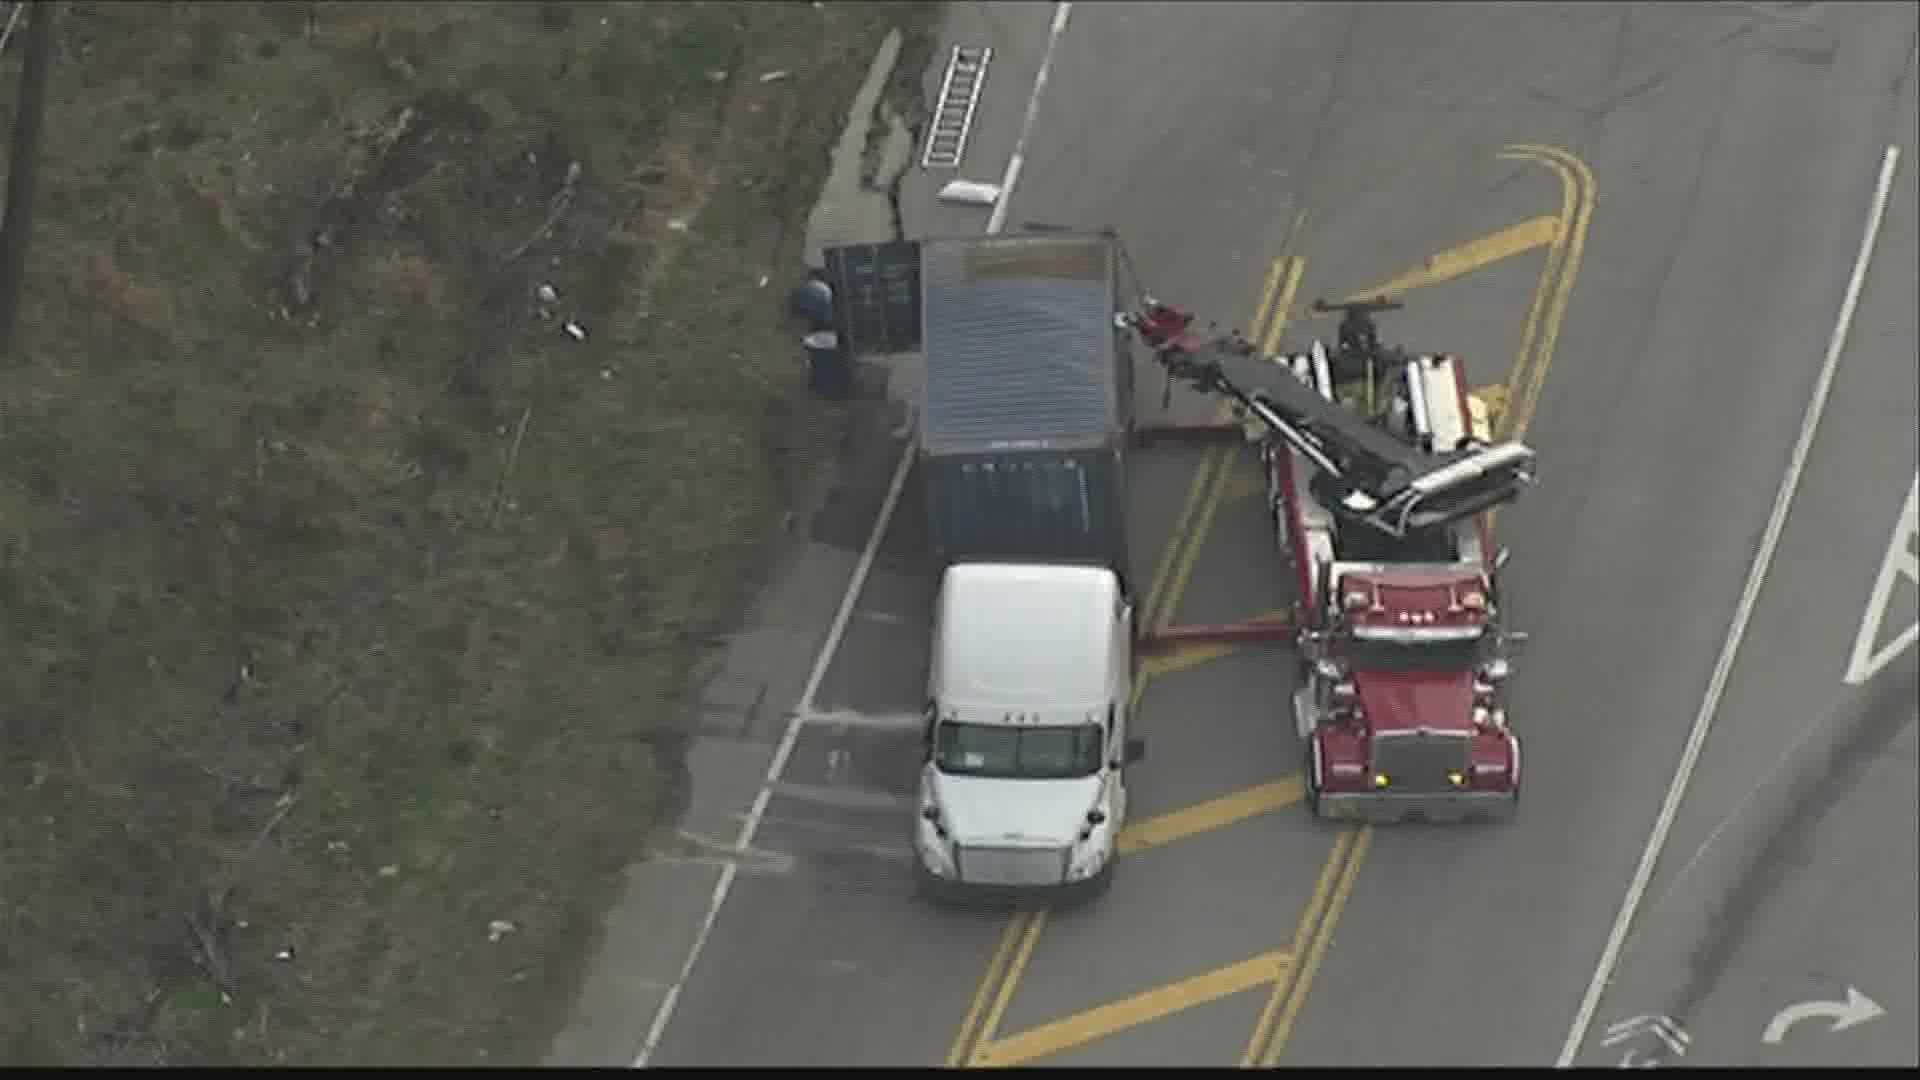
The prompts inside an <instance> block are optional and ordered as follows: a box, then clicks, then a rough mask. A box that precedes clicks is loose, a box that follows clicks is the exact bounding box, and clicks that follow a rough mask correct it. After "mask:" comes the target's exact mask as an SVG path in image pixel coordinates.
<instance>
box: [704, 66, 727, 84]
mask: <svg viewBox="0 0 1920 1080" xmlns="http://www.w3.org/2000/svg"><path fill="white" fill-rule="evenodd" d="M727 75H728V71H727V69H726V68H708V69H707V81H708V82H717V83H723V82H726V81H727Z"/></svg>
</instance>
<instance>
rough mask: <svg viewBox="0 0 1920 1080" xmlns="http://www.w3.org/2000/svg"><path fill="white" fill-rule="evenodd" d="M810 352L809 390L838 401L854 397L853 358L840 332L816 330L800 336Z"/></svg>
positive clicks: (808, 354) (801, 344)
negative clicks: (842, 346) (842, 342)
mask: <svg viewBox="0 0 1920 1080" xmlns="http://www.w3.org/2000/svg"><path fill="white" fill-rule="evenodd" d="M800 347H801V348H802V349H804V350H806V354H807V389H809V390H811V391H813V392H814V393H816V394H819V395H820V396H821V397H823V398H829V399H832V400H835V401H841V400H845V399H846V398H849V397H852V396H853V357H852V356H849V355H848V354H847V350H846V349H844V348H841V346H840V335H839V334H836V333H834V332H833V331H831V330H815V331H814V332H813V333H811V334H808V335H807V336H806V337H803V338H801V339H800Z"/></svg>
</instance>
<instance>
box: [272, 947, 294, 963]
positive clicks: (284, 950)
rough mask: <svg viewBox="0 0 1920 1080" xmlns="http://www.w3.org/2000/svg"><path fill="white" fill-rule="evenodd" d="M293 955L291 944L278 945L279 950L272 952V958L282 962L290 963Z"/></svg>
mask: <svg viewBox="0 0 1920 1080" xmlns="http://www.w3.org/2000/svg"><path fill="white" fill-rule="evenodd" d="M293 956H294V953H293V946H291V945H283V946H281V947H280V950H279V951H278V952H276V953H274V954H273V958H274V959H275V960H279V961H281V962H283V963H291V962H292V961H293Z"/></svg>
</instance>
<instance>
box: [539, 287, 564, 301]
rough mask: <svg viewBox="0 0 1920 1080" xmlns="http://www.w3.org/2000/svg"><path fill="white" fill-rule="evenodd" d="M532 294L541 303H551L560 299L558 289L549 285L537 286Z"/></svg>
mask: <svg viewBox="0 0 1920 1080" xmlns="http://www.w3.org/2000/svg"><path fill="white" fill-rule="evenodd" d="M533 296H534V299H536V300H538V301H540V302H541V303H543V304H551V303H555V302H557V301H558V300H559V299H560V290H558V289H556V288H554V287H553V286H551V285H542V286H540V287H539V288H537V289H535V290H533Z"/></svg>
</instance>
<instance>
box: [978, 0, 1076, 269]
mask: <svg viewBox="0 0 1920 1080" xmlns="http://www.w3.org/2000/svg"><path fill="white" fill-rule="evenodd" d="M1072 14H1073V5H1072V4H1071V3H1067V2H1064V0H1063V2H1062V3H1059V4H1056V5H1054V8H1053V23H1052V24H1051V25H1049V26H1048V27H1047V47H1046V49H1045V50H1044V51H1043V52H1041V54H1040V67H1039V69H1038V70H1036V71H1035V72H1034V73H1033V91H1032V92H1031V93H1029V94H1028V95H1027V115H1025V116H1024V117H1021V119H1020V135H1019V137H1018V138H1016V139H1015V140H1014V142H1013V153H1012V154H1011V155H1009V156H1008V157H1007V171H1006V172H1004V173H1002V174H1001V175H1000V200H999V201H998V202H996V203H994V204H993V213H992V214H991V215H989V216H988V217H987V235H988V236H992V235H994V234H995V233H997V232H999V231H1000V230H1001V229H1002V228H1004V227H1005V226H1006V224H1007V207H1008V206H1009V205H1011V204H1012V202H1013V186H1014V185H1015V184H1017V183H1019V182H1020V170H1021V169H1023V168H1025V167H1026V163H1027V139H1028V138H1029V137H1031V136H1032V135H1033V121H1034V118H1035V117H1037V116H1039V115H1040V97H1041V95H1043V94H1045V93H1046V92H1047V75H1048V73H1050V72H1051V71H1052V70H1053V51H1054V48H1055V47H1056V46H1058V45H1059V44H1060V35H1061V34H1064V33H1066V32H1067V18H1068V17H1069V16H1071V15H1072Z"/></svg>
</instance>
